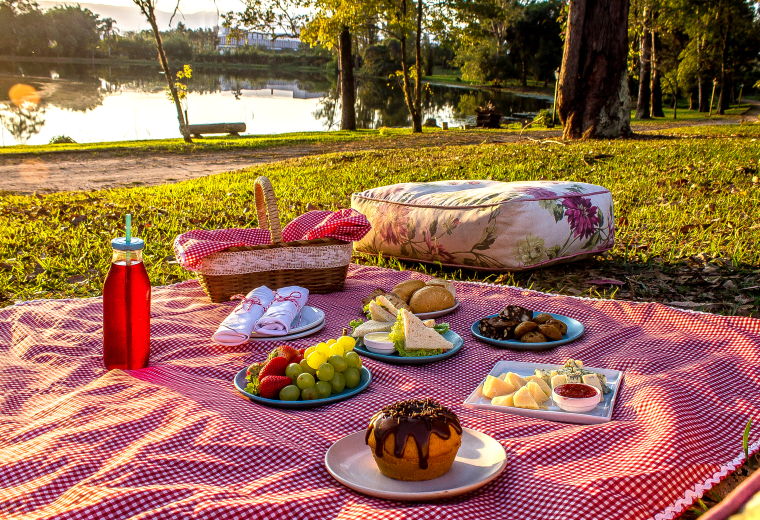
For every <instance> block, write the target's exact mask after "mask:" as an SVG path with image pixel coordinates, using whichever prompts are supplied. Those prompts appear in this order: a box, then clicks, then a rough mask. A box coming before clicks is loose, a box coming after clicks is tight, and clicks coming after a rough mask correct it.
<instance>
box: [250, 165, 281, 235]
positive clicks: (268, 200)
mask: <svg viewBox="0 0 760 520" xmlns="http://www.w3.org/2000/svg"><path fill="white" fill-rule="evenodd" d="M253 199H254V201H255V202H256V214H257V215H258V216H259V227H262V228H264V229H269V232H270V234H271V235H272V243H273V244H280V243H282V227H281V226H280V212H279V210H278V209H277V197H276V196H275V194H274V188H272V183H271V182H269V179H267V178H266V177H264V176H263V175H262V176H260V177H259V178H257V179H256V181H255V182H254V184H253Z"/></svg>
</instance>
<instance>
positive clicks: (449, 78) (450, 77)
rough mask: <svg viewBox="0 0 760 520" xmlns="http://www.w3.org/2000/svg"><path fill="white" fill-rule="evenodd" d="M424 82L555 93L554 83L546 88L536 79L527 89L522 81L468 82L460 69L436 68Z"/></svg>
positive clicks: (528, 82)
mask: <svg viewBox="0 0 760 520" xmlns="http://www.w3.org/2000/svg"><path fill="white" fill-rule="evenodd" d="M422 79H423V81H427V82H430V83H434V84H440V85H468V86H471V87H501V88H506V89H508V90H509V89H514V90H520V89H525V88H527V89H529V90H541V91H545V92H548V93H553V92H554V82H551V81H550V82H549V84H548V86H544V82H543V81H536V80H534V79H528V80H527V84H528V86H527V87H524V86H523V84H522V81H521V80H519V79H507V80H504V81H501V82H499V83H496V82H494V81H488V82H485V83H483V82H480V81H473V80H466V79H464V78H463V77H462V72H461V71H460V70H458V69H442V68H440V67H435V69H434V70H433V75H432V76H423V77H422Z"/></svg>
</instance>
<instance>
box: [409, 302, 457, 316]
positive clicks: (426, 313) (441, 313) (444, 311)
mask: <svg viewBox="0 0 760 520" xmlns="http://www.w3.org/2000/svg"><path fill="white" fill-rule="evenodd" d="M457 307H459V300H454V306H453V307H449V308H448V309H443V310H442V311H433V312H420V313H417V314H415V316H417V317H418V318H419V319H421V320H429V319H431V318H440V317H441V316H446V315H447V314H451V313H452V312H454V311H455V310H457Z"/></svg>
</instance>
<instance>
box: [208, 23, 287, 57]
mask: <svg viewBox="0 0 760 520" xmlns="http://www.w3.org/2000/svg"><path fill="white" fill-rule="evenodd" d="M300 46H301V41H300V40H299V39H298V38H277V39H276V40H273V39H272V37H271V35H268V34H264V33H259V32H254V31H243V30H240V29H230V28H227V27H219V46H218V49H219V52H225V51H230V50H233V49H238V48H241V47H263V48H265V49H274V50H276V51H279V50H281V49H291V50H294V51H297V50H298V48H299V47H300Z"/></svg>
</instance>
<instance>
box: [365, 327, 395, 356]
mask: <svg viewBox="0 0 760 520" xmlns="http://www.w3.org/2000/svg"><path fill="white" fill-rule="evenodd" d="M364 346H365V347H367V350H369V351H370V352H374V353H375V354H385V355H390V354H393V353H394V352H396V347H394V346H393V341H391V339H390V338H389V337H388V333H387V332H372V333H370V334H367V335H366V336H364Z"/></svg>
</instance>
